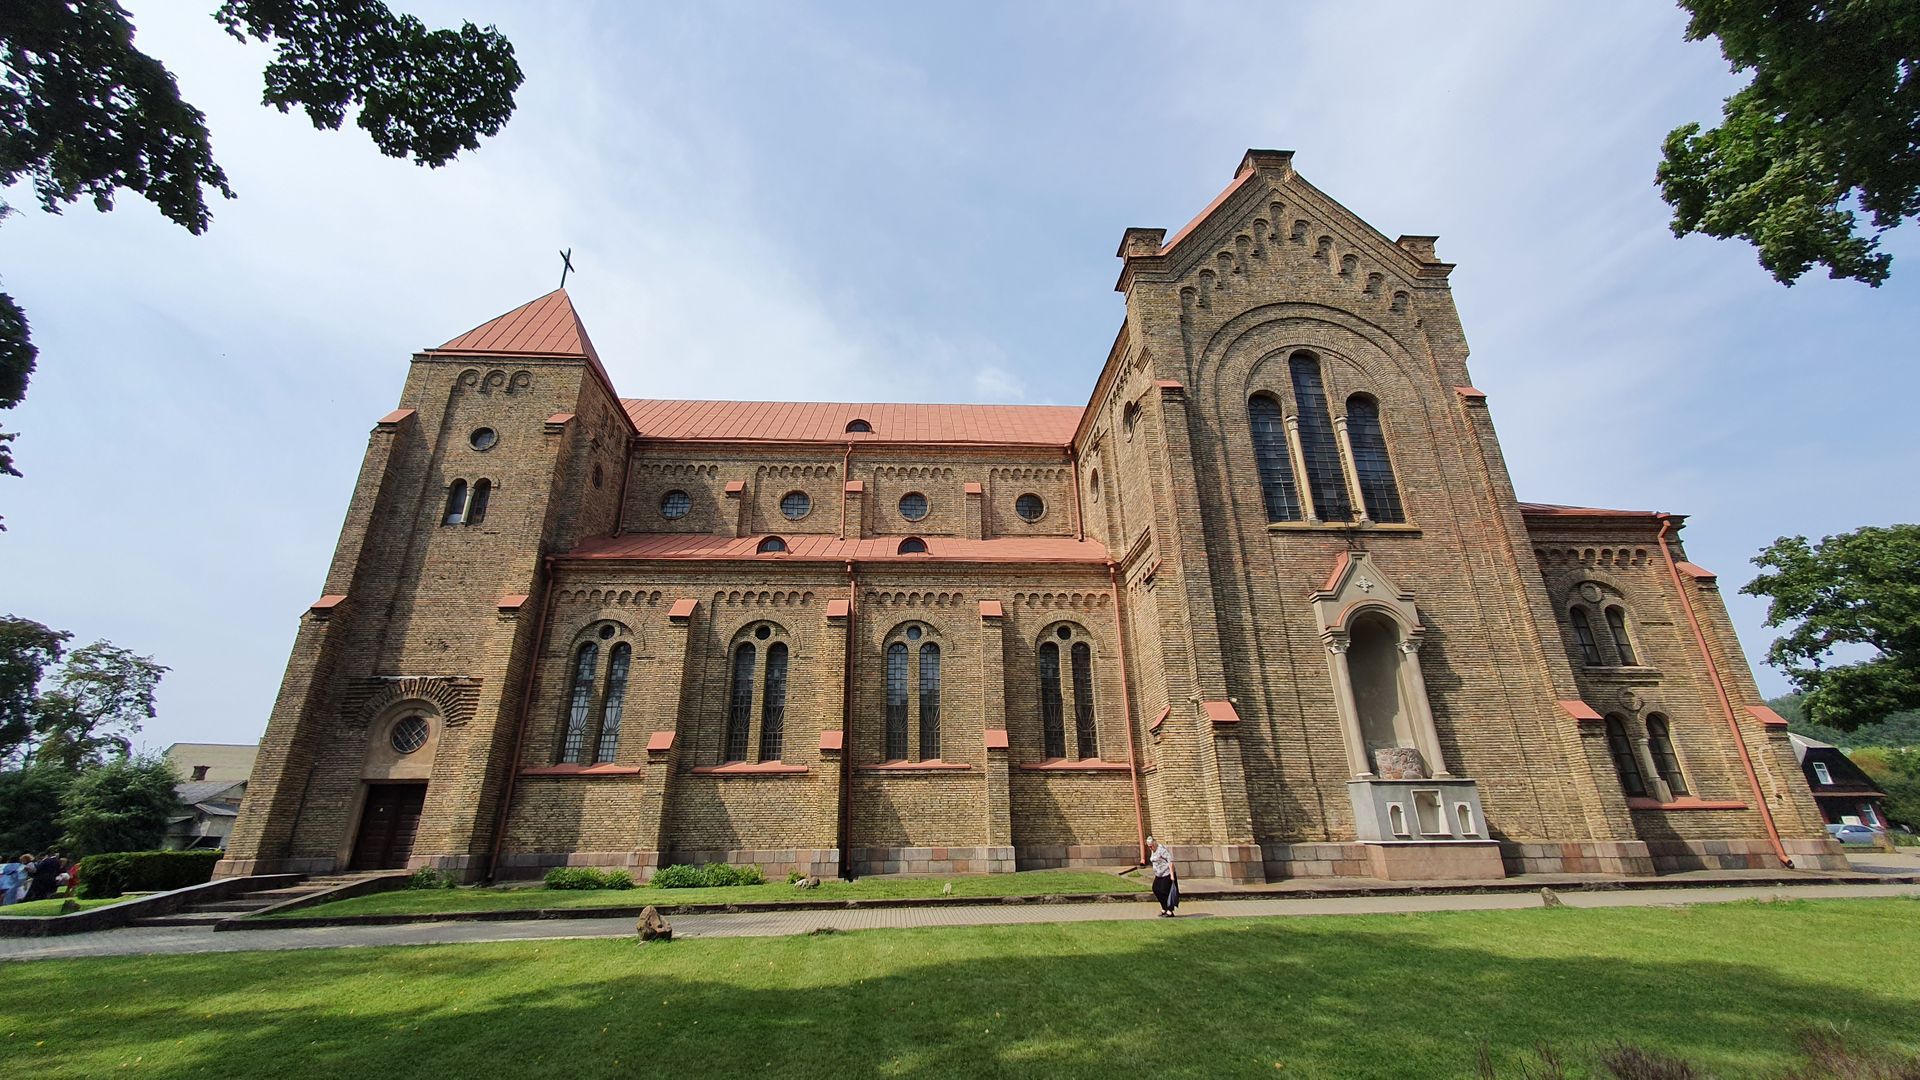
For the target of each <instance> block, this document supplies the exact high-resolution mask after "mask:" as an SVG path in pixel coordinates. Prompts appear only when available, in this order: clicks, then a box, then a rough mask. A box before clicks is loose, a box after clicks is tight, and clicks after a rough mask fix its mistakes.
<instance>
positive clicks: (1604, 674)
mask: <svg viewBox="0 0 1920 1080" xmlns="http://www.w3.org/2000/svg"><path fill="white" fill-rule="evenodd" d="M1580 674H1582V675H1587V676H1598V677H1599V678H1603V679H1658V678H1661V672H1660V669H1659V668H1656V667H1647V666H1646V665H1644V664H1582V665H1581V666H1580Z"/></svg>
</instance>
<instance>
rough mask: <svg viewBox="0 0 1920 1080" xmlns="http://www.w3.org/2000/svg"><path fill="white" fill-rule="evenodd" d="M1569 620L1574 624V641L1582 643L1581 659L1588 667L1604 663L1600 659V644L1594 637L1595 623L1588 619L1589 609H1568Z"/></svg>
mask: <svg viewBox="0 0 1920 1080" xmlns="http://www.w3.org/2000/svg"><path fill="white" fill-rule="evenodd" d="M1567 618H1568V620H1569V621H1571V622H1572V623H1573V637H1574V640H1576V641H1578V642H1579V643H1580V659H1581V661H1582V662H1583V663H1585V664H1588V665H1599V664H1601V663H1604V661H1602V660H1601V659H1600V643H1599V642H1597V641H1595V640H1594V637H1593V622H1592V621H1591V620H1589V619H1588V618H1587V609H1586V608H1583V607H1572V608H1568V609H1567Z"/></svg>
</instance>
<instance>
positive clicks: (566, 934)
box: [0, 884, 1920, 960]
mask: <svg viewBox="0 0 1920 1080" xmlns="http://www.w3.org/2000/svg"><path fill="white" fill-rule="evenodd" d="M1885 896H1909V897H1920V885H1876V884H1852V885H1775V886H1760V887H1752V886H1724V887H1720V888H1699V889H1611V890H1603V891H1595V892H1567V893H1562V894H1561V900H1562V902H1563V903H1565V904H1566V905H1567V906H1568V907H1577V908H1599V907H1668V906H1672V905H1677V904H1709V903H1725V902H1728V901H1734V900H1763V899H1771V898H1791V899H1796V900H1831V899H1846V898H1857V897H1885ZM1538 906H1540V897H1539V896H1538V895H1537V894H1535V893H1491V894H1489V893H1471V894H1464V895H1444V896H1404V895H1403V896H1350V897H1322V898H1312V897H1290V898H1280V897H1274V898H1271V899H1268V898H1260V899H1247V900H1219V901H1211V902H1205V903H1203V902H1198V901H1196V902H1193V903H1187V904H1182V905H1181V907H1180V914H1181V917H1182V918H1186V919H1223V918H1255V917H1262V916H1275V915H1360V914H1381V913H1395V912H1410V911H1487V910H1496V909H1511V908H1529V907H1538ZM1157 910H1158V909H1157V908H1155V907H1154V906H1153V904H1152V902H1151V901H1150V900H1143V901H1142V902H1140V903H1138V904H1032V905H1025V904H1013V905H1008V904H982V905H979V906H977V907H976V906H964V907H960V906H956V907H918V908H914V907H906V908H863V909H853V910H834V911H771V912H740V913H733V914H715V915H680V916H675V917H674V919H673V930H674V936H675V937H683V938H703V937H780V936H784V935H789V934H804V933H808V932H810V931H813V930H818V929H821V928H831V929H833V930H875V929H883V928H897V927H914V926H1001V925H1009V924H1019V923H1061V922H1118V921H1124V920H1138V919H1152V918H1155V917H1156V915H1155V912H1156V911H1157ZM633 932H634V931H633V921H632V920H630V919H608V918H580V919H547V920H541V921H539V922H468V923H458V922H450V923H412V924H406V925H400V926H365V927H362V926H352V927H340V926H327V927H312V928H295V929H287V930H249V931H247V932H245V933H224V934H223V933H215V932H214V931H213V930H211V929H208V928H203V927H193V926H165V927H128V928H125V929H119V930H101V931H97V932H95V933H90V934H75V935H73V936H71V937H58V938H0V960H47V959H58V958H63V957H75V956H126V955H136V954H166V953H173V954H177V953H209V952H250V951H255V950H271V949H327V948H340V947H364V946H373V945H440V944H450V943H458V942H476V941H528V940H552V939H557V938H601V937H630V936H632V934H633Z"/></svg>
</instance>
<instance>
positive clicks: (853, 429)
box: [847, 420, 873, 435]
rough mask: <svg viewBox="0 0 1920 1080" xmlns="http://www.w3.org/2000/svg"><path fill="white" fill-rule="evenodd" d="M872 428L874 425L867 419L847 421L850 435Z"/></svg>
mask: <svg viewBox="0 0 1920 1080" xmlns="http://www.w3.org/2000/svg"><path fill="white" fill-rule="evenodd" d="M872 430H873V425H872V424H869V423H867V422H866V421H865V420H849V421H847V433H848V434H849V435H858V434H862V433H865V432H869V431H872Z"/></svg>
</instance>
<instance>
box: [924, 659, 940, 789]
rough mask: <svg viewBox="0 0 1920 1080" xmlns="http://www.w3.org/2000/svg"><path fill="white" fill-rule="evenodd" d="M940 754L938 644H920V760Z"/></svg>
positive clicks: (926, 759)
mask: <svg viewBox="0 0 1920 1080" xmlns="http://www.w3.org/2000/svg"><path fill="white" fill-rule="evenodd" d="M939 756H940V646H938V645H935V644H934V643H933V642H931V641H929V642H927V643H926V644H924V645H922V646H920V760H922V761H932V760H933V759H935V758H937V757H939Z"/></svg>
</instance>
